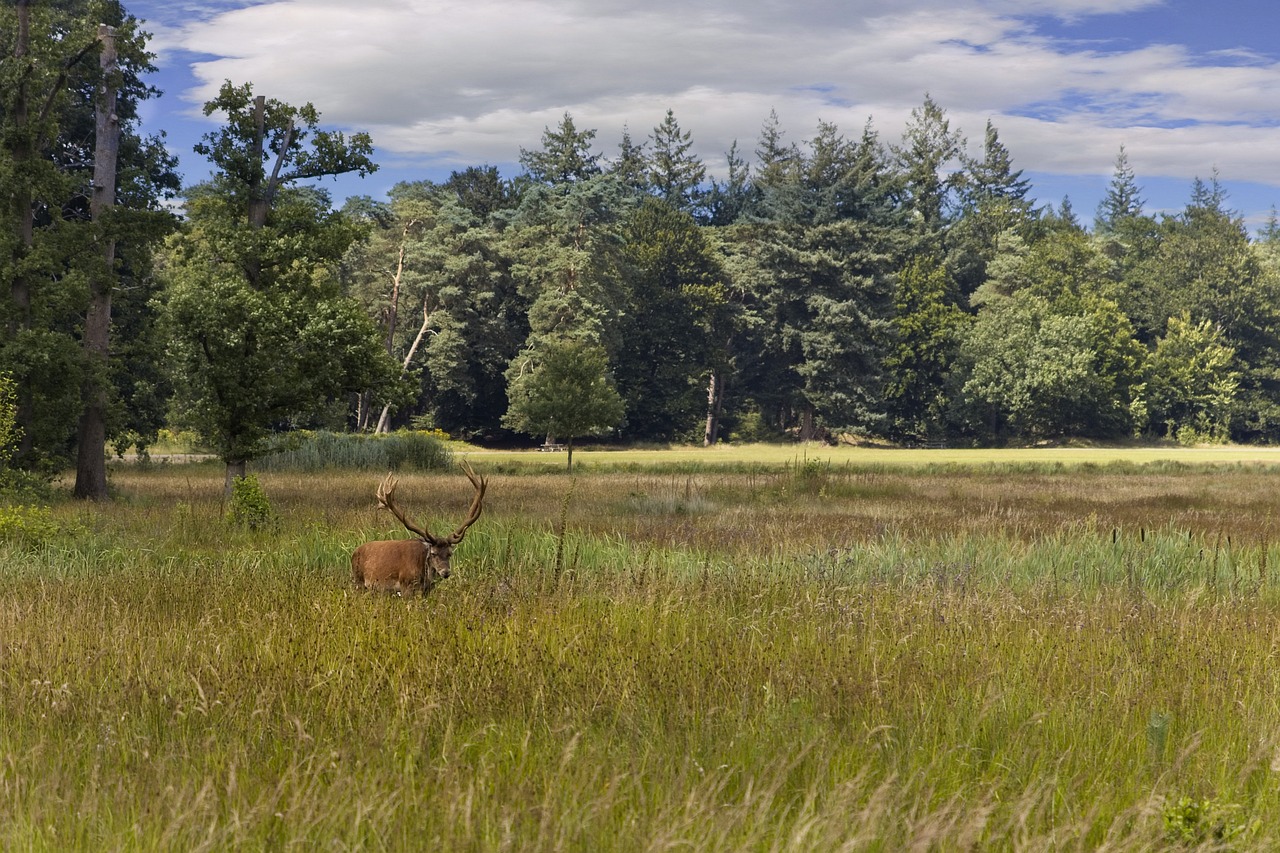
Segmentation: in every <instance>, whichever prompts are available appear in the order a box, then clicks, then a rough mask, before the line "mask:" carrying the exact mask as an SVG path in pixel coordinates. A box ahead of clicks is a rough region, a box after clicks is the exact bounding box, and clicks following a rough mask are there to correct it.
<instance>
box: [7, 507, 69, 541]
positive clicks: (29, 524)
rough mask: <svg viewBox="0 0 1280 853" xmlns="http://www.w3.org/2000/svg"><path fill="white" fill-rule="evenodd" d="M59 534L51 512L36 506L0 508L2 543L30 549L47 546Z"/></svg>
mask: <svg viewBox="0 0 1280 853" xmlns="http://www.w3.org/2000/svg"><path fill="white" fill-rule="evenodd" d="M57 534H58V523H57V522H56V521H54V520H53V516H52V515H51V514H50V512H49V510H47V509H44V508H42V507H35V506H0V542H14V543H17V544H19V545H24V546H28V547H39V546H42V545H47V544H48V543H49V542H50V540H52V539H53V537H54V536H56V535H57Z"/></svg>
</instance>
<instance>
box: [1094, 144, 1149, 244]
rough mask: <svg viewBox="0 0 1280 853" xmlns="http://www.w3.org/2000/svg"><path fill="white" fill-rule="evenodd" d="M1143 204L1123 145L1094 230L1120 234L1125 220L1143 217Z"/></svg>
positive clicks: (1095, 219) (1099, 207) (1102, 232)
mask: <svg viewBox="0 0 1280 853" xmlns="http://www.w3.org/2000/svg"><path fill="white" fill-rule="evenodd" d="M1143 204H1144V202H1143V200H1142V190H1141V188H1140V187H1139V186H1138V182H1137V179H1136V178H1135V177H1134V174H1133V169H1132V168H1131V167H1130V165H1129V155H1128V153H1127V152H1126V151H1125V150H1124V146H1123V145H1121V146H1120V153H1119V154H1117V155H1116V165H1115V169H1114V171H1113V172H1112V174H1111V183H1109V184H1108V185H1107V194H1106V195H1105V196H1103V198H1102V201H1101V202H1099V203H1098V213H1097V215H1096V216H1095V217H1094V220H1093V222H1094V229H1095V230H1096V231H1097V232H1098V233H1099V234H1103V235H1111V234H1116V233H1118V232H1119V231H1121V230H1123V227H1124V223H1125V220H1128V219H1134V218H1137V217H1140V216H1142V206H1143Z"/></svg>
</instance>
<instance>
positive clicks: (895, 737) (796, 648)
mask: <svg viewBox="0 0 1280 853" xmlns="http://www.w3.org/2000/svg"><path fill="white" fill-rule="evenodd" d="M940 452H945V451H929V453H930V454H933V453H940ZM546 455H550V454H546ZM473 461H474V464H476V467H477V468H478V469H482V470H483V471H485V472H486V473H488V474H489V476H490V478H491V482H490V487H489V501H488V503H487V506H486V513H485V516H484V517H483V518H482V520H481V521H480V522H479V523H478V524H477V525H476V526H475V527H474V528H472V531H471V532H470V534H469V535H468V537H467V539H466V540H465V541H464V543H463V544H462V546H461V547H460V548H459V551H458V553H457V555H456V557H455V561H456V562H455V572H454V577H453V578H451V579H450V580H449V581H447V582H445V583H443V584H441V585H440V586H439V587H438V588H437V589H436V591H435V592H433V593H432V594H431V595H430V596H429V597H427V598H425V599H402V598H396V597H390V596H383V595H369V594H364V593H358V592H357V591H356V590H354V589H353V588H352V586H351V583H350V579H349V569H348V566H347V555H348V554H349V552H350V549H351V548H352V547H354V546H355V545H356V544H357V543H358V542H360V541H363V540H364V539H367V538H373V537H377V536H392V535H401V534H402V533H403V531H397V530H396V523H395V522H394V520H393V519H390V518H389V517H388V516H387V515H386V513H381V514H379V513H378V512H377V511H376V510H375V508H374V500H373V489H374V487H375V486H376V484H377V483H376V481H377V479H378V478H377V477H374V476H370V475H368V474H343V473H334V474H327V475H323V476H314V475H306V476H304V475H289V474H275V473H272V474H264V475H263V476H262V481H263V484H264V486H265V487H266V489H267V492H268V494H269V495H270V496H271V498H272V501H273V504H274V507H275V511H276V513H277V516H278V523H277V524H276V525H274V526H273V527H271V528H270V529H266V530H258V531H246V530H239V529H236V528H232V527H229V526H228V525H227V523H226V522H225V521H224V507H223V505H222V495H221V486H222V483H221V471H220V470H219V469H218V468H217V466H214V465H207V466H190V467H183V466H151V467H150V468H137V467H124V468H117V469H114V470H113V472H112V485H113V488H114V489H115V490H116V492H117V494H118V499H117V501H115V502H114V503H112V504H110V505H108V506H105V507H102V508H98V507H87V506H84V505H80V504H74V503H70V502H68V503H60V504H58V505H56V506H55V507H53V513H52V515H53V517H54V519H55V520H57V521H58V523H59V524H60V525H61V527H62V532H61V533H60V534H59V535H58V536H56V537H55V538H54V539H53V540H52V541H50V542H48V543H45V544H40V545H37V546H30V545H24V544H22V543H20V542H10V543H9V544H7V545H0V848H3V849H11V848H12V849H85V850H98V849H120V848H125V849H154V848H163V849H228V848H245V847H247V848H250V849H258V848H264V847H266V848H277V847H288V846H298V847H305V848H308V849H311V848H338V849H350V848H360V849H367V848H374V849H383V848H386V849H447V850H497V849H510V850H563V849H570V850H606V851H607V850H627V851H630V850H660V849H697V850H774V849H778V850H790V849H795V850H835V849H850V850H901V849H921V850H924V849H940V850H970V849H975V848H977V849H1024V850H1042V849H1099V848H1109V849H1144V850H1145V849H1151V850H1155V849H1169V847H1170V846H1172V845H1181V846H1183V847H1184V848H1188V849H1191V848H1195V847H1196V846H1197V845H1200V846H1202V847H1203V849H1214V845H1216V844H1219V842H1222V844H1224V845H1225V844H1228V843H1229V844H1230V845H1232V846H1233V849H1259V850H1261V849H1268V848H1271V847H1273V846H1274V844H1275V842H1276V841H1277V840H1280V829H1277V827H1280V773H1277V768H1280V725H1278V721H1280V718H1278V714H1280V676H1277V675H1276V672H1277V669H1276V666H1275V661H1276V659H1277V657H1278V656H1280V583H1277V578H1276V577H1275V575H1276V571H1275V565H1276V559H1277V557H1280V554H1277V553H1275V550H1276V547H1275V545H1274V543H1273V542H1272V541H1271V539H1272V537H1271V536H1270V533H1271V520H1272V519H1273V518H1274V513H1275V511H1276V509H1277V504H1280V494H1277V492H1280V490H1277V489H1276V488H1275V480H1276V474H1274V473H1272V472H1271V471H1270V470H1269V469H1266V468H1259V467H1256V466H1236V465H1234V464H1233V465H1230V466H1227V467H1225V468H1201V467H1192V468H1185V469H1184V468H1177V469H1173V468H1169V467H1167V466H1149V467H1147V468H1141V467H1132V466H1130V467H1123V468H1108V467H1106V466H1100V467H1094V468H1084V469H1079V470H1074V471H1060V470H1055V469H1052V468H1050V469H1043V470H1042V469H1035V470H1022V469H1005V470H1003V471H1002V470H996V469H992V468H989V467H987V468H979V469H974V468H945V469H935V468H929V467H925V468H916V469H912V468H907V469H904V470H901V471H894V470H888V469H871V470H867V469H858V468H852V467H851V468H845V467H842V466H839V465H828V464H826V463H825V462H822V463H818V464H812V465H811V464H808V463H807V462H805V461H803V460H802V462H801V464H799V465H796V464H787V463H786V462H785V461H784V463H783V464H781V465H779V466H774V467H772V468H765V469H761V470H758V471H743V470H722V471H705V472H695V473H672V472H670V470H669V469H666V468H663V469H660V470H659V472H658V473H653V472H646V471H643V470H618V471H614V472H613V473H609V472H588V473H586V474H584V475H582V476H580V477H578V478H576V479H574V480H570V479H569V478H567V477H565V476H563V475H561V474H559V473H546V474H538V473H535V472H531V471H528V470H523V471H520V472H511V473H509V474H508V473H503V471H502V470H501V467H500V466H497V465H490V466H488V467H487V468H485V467H483V466H484V464H485V457H483V456H481V457H478V458H477V457H473ZM570 489H572V492H570ZM400 494H401V495H402V498H403V504H404V506H405V508H406V509H407V510H408V511H409V513H410V514H411V515H413V516H415V517H417V518H419V519H420V520H422V521H425V522H428V523H432V524H434V525H438V526H439V528H441V529H445V528H450V527H452V526H453V525H454V524H456V522H457V521H458V520H459V519H460V517H461V516H462V515H463V514H465V511H466V505H467V502H468V501H469V500H470V497H471V490H470V486H469V484H467V482H466V481H465V479H464V478H462V477H460V476H458V475H456V474H408V475H405V476H403V477H402V478H401V487H400ZM1179 803H1184V804H1185V808H1182V809H1179V808H1178V804H1179Z"/></svg>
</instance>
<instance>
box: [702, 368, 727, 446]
mask: <svg viewBox="0 0 1280 853" xmlns="http://www.w3.org/2000/svg"><path fill="white" fill-rule="evenodd" d="M723 408H724V374H723V373H721V372H720V370H719V368H716V369H713V370H712V371H711V379H710V380H709V381H708V382H707V428H706V430H705V431H704V432H703V434H702V446H703V447H712V446H714V445H715V443H716V442H717V441H719V440H720V412H721V410H722V409H723Z"/></svg>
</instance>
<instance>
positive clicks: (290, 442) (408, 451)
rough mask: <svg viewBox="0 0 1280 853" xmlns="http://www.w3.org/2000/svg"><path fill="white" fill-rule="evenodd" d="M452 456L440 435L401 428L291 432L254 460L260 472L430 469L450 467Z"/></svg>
mask: <svg viewBox="0 0 1280 853" xmlns="http://www.w3.org/2000/svg"><path fill="white" fill-rule="evenodd" d="M451 458H452V454H451V453H450V452H449V449H448V446H447V445H446V444H445V442H444V441H442V440H441V439H440V438H439V437H437V436H435V435H432V434H430V433H425V432H417V431H408V430H405V431H400V432H393V433H388V434H385V435H366V434H363V433H337V432H305V431H304V432H295V433H290V434H289V435H288V436H287V438H286V439H285V442H284V445H283V446H282V447H281V448H280V449H279V450H277V451H276V452H274V453H270V454H268V455H266V456H264V457H262V458H261V459H259V460H257V461H255V462H254V467H255V469H257V470H260V471H304V472H308V473H315V472H318V471H326V470H333V469H351V470H360V471H400V470H407V471H431V470H439V469H443V468H447V467H448V465H449V462H450V460H451Z"/></svg>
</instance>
